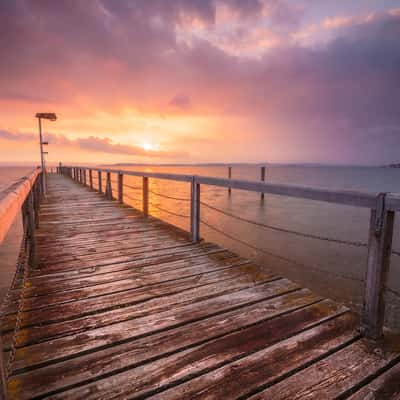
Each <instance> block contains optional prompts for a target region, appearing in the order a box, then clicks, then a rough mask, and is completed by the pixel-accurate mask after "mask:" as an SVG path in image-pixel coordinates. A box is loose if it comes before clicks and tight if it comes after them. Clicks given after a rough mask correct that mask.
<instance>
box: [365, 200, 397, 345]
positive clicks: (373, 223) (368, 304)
mask: <svg viewBox="0 0 400 400" xmlns="http://www.w3.org/2000/svg"><path fill="white" fill-rule="evenodd" d="M385 197H386V194H385V193H381V194H379V196H378V197H377V205H376V209H372V210H371V219H370V228H369V238H368V261H367V271H366V278H365V291H364V307H363V311H362V316H361V331H362V333H363V334H364V336H366V337H368V338H370V339H379V338H380V337H381V336H382V335H383V323H384V317H385V301H384V289H385V286H386V282H387V277H388V272H389V266H390V255H391V251H392V239H393V225H394V212H393V211H389V210H387V209H386V206H385Z"/></svg>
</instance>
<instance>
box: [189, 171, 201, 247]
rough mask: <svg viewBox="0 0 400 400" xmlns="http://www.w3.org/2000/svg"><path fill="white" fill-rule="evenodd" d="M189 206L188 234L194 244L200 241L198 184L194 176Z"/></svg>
mask: <svg viewBox="0 0 400 400" xmlns="http://www.w3.org/2000/svg"><path fill="white" fill-rule="evenodd" d="M190 205H191V207H190V234H191V238H192V242H193V243H196V242H198V241H199V240H200V184H198V183H197V181H196V177H195V176H194V177H193V180H192V183H191V198H190Z"/></svg>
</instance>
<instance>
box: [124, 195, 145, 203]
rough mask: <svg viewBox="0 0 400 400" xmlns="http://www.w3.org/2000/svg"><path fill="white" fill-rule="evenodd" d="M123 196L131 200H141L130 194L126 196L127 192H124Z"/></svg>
mask: <svg viewBox="0 0 400 400" xmlns="http://www.w3.org/2000/svg"><path fill="white" fill-rule="evenodd" d="M124 197H126V198H127V199H129V200H132V201H141V200H142V199H141V198H140V197H131V196H128V195H127V194H124Z"/></svg>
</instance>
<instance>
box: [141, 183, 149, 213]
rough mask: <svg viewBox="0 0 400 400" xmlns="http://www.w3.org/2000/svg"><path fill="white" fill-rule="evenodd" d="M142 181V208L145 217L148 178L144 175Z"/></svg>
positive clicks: (147, 210) (147, 203)
mask: <svg viewBox="0 0 400 400" xmlns="http://www.w3.org/2000/svg"><path fill="white" fill-rule="evenodd" d="M142 179H143V181H142V182H143V183H142V208H143V214H144V216H145V217H147V216H148V215H149V178H148V177H147V176H144V177H143V178H142Z"/></svg>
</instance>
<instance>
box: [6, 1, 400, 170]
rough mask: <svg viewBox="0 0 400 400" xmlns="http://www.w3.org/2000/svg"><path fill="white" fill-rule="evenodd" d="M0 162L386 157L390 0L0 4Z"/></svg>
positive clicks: (390, 150) (394, 140)
mask: <svg viewBox="0 0 400 400" xmlns="http://www.w3.org/2000/svg"><path fill="white" fill-rule="evenodd" d="M0 22H1V27H2V28H1V29H2V40H3V43H5V44H6V45H4V46H1V48H0V52H1V59H2V60H3V63H2V73H1V74H0V82H1V89H2V90H1V91H0V105H1V109H0V115H1V118H0V158H1V160H2V162H3V163H12V162H16V163H18V162H31V163H33V162H37V160H38V146H37V143H38V129H37V121H36V119H35V118H34V115H35V114H36V113H37V112H47V111H51V112H55V113H56V114H57V116H58V120H57V121H56V122H49V121H45V122H44V124H43V134H44V140H46V141H48V142H49V146H48V152H49V154H48V156H47V159H48V162H49V163H56V162H58V161H59V160H61V161H64V162H77V163H98V162H103V163H120V162H122V163H123V162H131V163H141V162H144V163H152V162H153V163H202V162H205V163H207V162H229V163H233V162H238V163H240V162H270V163H326V164H363V165H377V164H378V165H382V164H389V163H393V162H399V161H400V156H399V155H398V151H397V149H398V146H399V144H400V143H399V142H400V108H399V107H400V97H399V96H400V91H399V90H398V87H399V76H398V71H399V69H400V61H399V60H400V45H399V41H398V37H399V36H400V7H399V4H398V1H394V0H393V1H392V0H385V1H372V0H371V1H362V0H353V1H348V2H345V3H343V2H342V3H337V2H335V1H333V0H327V1H324V2H319V3H316V4H310V3H309V2H308V1H306V0H300V1H289V0H248V1H240V2H237V1H231V0H205V1H202V2H198V1H194V0H187V1H184V2H182V1H174V0H173V1H169V2H168V4H165V5H164V6H161V5H160V4H159V3H158V2H155V1H152V0H150V1H144V0H136V1H121V2H117V3H114V2H110V1H105V0H100V1H96V2H94V1H93V2H80V1H75V0H73V1H70V2H35V1H22V0H17V1H14V0H13V1H11V0H5V1H2V2H1V4H0Z"/></svg>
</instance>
